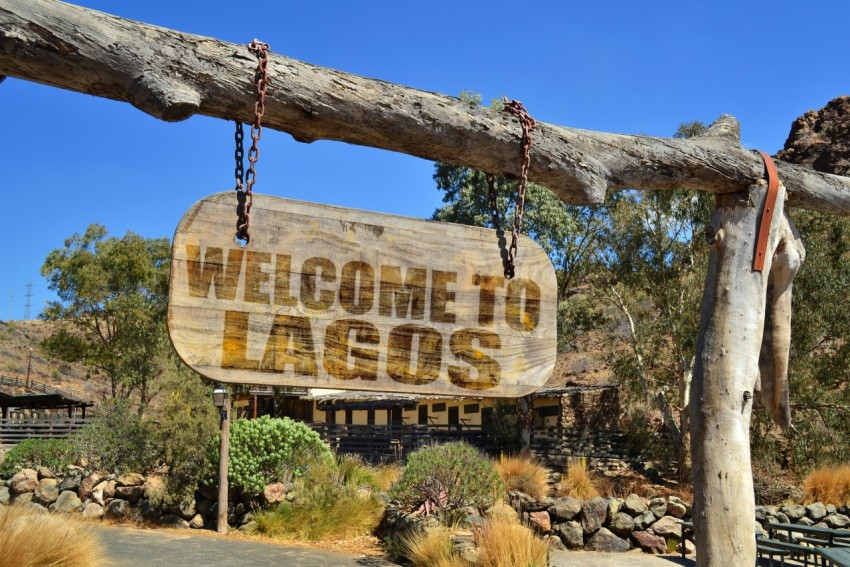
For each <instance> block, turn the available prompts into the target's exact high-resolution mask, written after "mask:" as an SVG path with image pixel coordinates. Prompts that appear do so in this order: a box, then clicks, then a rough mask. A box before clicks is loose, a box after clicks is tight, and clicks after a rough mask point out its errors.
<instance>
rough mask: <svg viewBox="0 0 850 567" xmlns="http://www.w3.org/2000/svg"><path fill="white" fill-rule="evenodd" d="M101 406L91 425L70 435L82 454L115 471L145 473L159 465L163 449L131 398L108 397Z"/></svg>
mask: <svg viewBox="0 0 850 567" xmlns="http://www.w3.org/2000/svg"><path fill="white" fill-rule="evenodd" d="M99 410H100V413H99V415H98V416H97V417H95V418H94V419H93V420H92V421H91V423H89V425H87V426H86V427H84V428H83V429H81V430H79V431H77V432H76V433H75V434H74V435H72V436H71V437H70V441H71V442H72V443H73V444H74V447H75V448H76V451H77V454H78V455H79V457H80V458H81V459H85V460H86V461H88V464H89V466H90V467H91V468H94V469H99V470H106V471H110V472H116V473H126V472H140V473H146V472H148V471H150V470H151V469H153V468H154V467H156V465H157V464H158V456H159V455H160V453H161V449H159V448H158V446H157V443H156V437H155V435H154V432H153V431H152V429H151V427H150V425H149V424H146V423H144V422H143V421H142V418H141V416H139V415H138V414H137V413H136V411H135V410H134V409H133V408H132V406H131V404H130V401H129V400H125V399H117V398H116V399H112V400H107V401H105V402H103V403H102V404H101V406H100V408H99Z"/></svg>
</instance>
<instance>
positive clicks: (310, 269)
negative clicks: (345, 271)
mask: <svg viewBox="0 0 850 567" xmlns="http://www.w3.org/2000/svg"><path fill="white" fill-rule="evenodd" d="M316 278H319V279H321V280H322V281H323V282H325V283H334V282H335V281H336V266H334V264H333V262H331V261H330V260H328V259H327V258H318V257H313V258H307V259H306V260H304V264H302V265H301V303H303V304H304V307H307V308H309V309H316V310H317V311H325V310H327V309H330V308H331V306H332V305H333V304H334V297H336V294H335V293H334V292H333V290H330V289H318V287H319V286H318V283H317V282H316ZM317 292H318V293H317Z"/></svg>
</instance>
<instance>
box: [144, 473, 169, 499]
mask: <svg viewBox="0 0 850 567" xmlns="http://www.w3.org/2000/svg"><path fill="white" fill-rule="evenodd" d="M166 482H167V481H166V477H165V475H163V474H151V475H148V477H147V478H146V479H145V483H144V484H143V485H142V486H143V487H144V489H145V494H144V498H149V499H153V500H159V499H160V498H159V497H160V496H161V495H162V493H163V492H164V491H165V483H166Z"/></svg>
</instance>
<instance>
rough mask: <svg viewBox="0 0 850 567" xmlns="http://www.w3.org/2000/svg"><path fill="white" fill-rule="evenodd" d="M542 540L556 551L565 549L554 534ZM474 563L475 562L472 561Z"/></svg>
mask: <svg viewBox="0 0 850 567" xmlns="http://www.w3.org/2000/svg"><path fill="white" fill-rule="evenodd" d="M543 541H545V542H546V545H548V546H549V549H555V550H557V551H565V550H566V549H567V547H566V546H565V545H564V542H562V541H561V538H559V537H558V536H556V535H548V536H544V537H543ZM472 565H475V563H472Z"/></svg>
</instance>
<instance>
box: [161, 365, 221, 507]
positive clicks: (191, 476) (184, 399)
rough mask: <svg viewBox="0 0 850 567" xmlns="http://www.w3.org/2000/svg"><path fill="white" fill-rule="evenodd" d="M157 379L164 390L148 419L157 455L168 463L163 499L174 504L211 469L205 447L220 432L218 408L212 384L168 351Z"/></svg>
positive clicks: (183, 497)
mask: <svg viewBox="0 0 850 567" xmlns="http://www.w3.org/2000/svg"><path fill="white" fill-rule="evenodd" d="M165 356H169V360H167V361H165V362H164V363H163V366H164V369H165V370H164V372H163V374H162V375H161V376H160V378H158V379H157V386H158V388H159V389H160V391H161V392H162V395H160V396H159V398H158V401H157V403H156V404H155V405H154V406H153V407H151V408H150V409H149V411H148V412H147V415H146V421H147V423H149V424H150V428H151V430H152V434H153V437H154V441H155V445H156V447H155V450H154V451H153V454H152V456H155V457H156V458H157V459H158V460H160V461H161V462H162V463H163V464H165V465H167V466H168V477H167V481H166V485H165V491H164V492H163V494H162V499H163V501H164V503H165V504H173V503H176V502H180V501H181V500H183V499H186V498H189V497H191V496H192V495H193V494H194V491H195V489H196V488H197V487H198V484H199V483H200V481H201V479H202V478H203V477H204V475H206V474H207V473H208V472H209V471H210V466H211V465H210V462H209V460H208V459H207V455H206V451H205V449H206V448H207V447H208V446H209V445H210V443H212V441H213V439H214V438H215V437H216V435H217V434H218V423H219V422H218V411H216V408H215V406H213V404H212V398H211V391H212V385H211V384H210V383H209V382H206V381H204V380H202V379H201V377H200V376H199V375H198V374H196V373H194V372H193V371H192V370H190V369H189V368H187V367H186V366H185V365H183V364H182V363H181V362H180V361H179V360H177V359H176V356H174V355H172V354H167V355H165Z"/></svg>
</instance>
